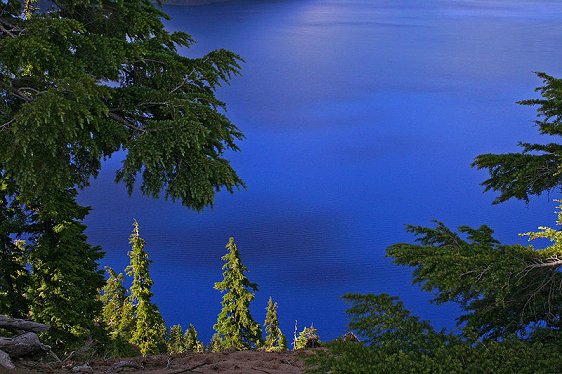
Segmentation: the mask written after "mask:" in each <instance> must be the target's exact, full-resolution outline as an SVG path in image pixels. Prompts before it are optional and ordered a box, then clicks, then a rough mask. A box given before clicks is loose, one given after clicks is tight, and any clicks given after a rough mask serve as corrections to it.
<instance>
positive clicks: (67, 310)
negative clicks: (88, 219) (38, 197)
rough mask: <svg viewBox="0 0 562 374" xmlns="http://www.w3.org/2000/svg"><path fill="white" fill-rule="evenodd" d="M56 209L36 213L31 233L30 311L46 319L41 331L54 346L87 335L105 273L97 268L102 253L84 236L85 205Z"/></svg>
mask: <svg viewBox="0 0 562 374" xmlns="http://www.w3.org/2000/svg"><path fill="white" fill-rule="evenodd" d="M64 208H65V209H61V210H60V211H58V212H57V213H56V214H54V213H53V212H42V211H40V210H39V212H38V214H37V216H38V217H37V222H40V227H38V228H37V232H38V233H37V234H35V235H34V236H33V237H32V239H31V241H30V242H31V247H32V249H31V252H30V263H31V287H30V289H29V300H30V301H31V314H32V315H31V317H32V318H33V319H34V320H35V321H37V322H44V323H48V324H50V325H51V328H50V329H49V330H47V331H46V332H45V333H44V335H45V337H46V338H47V342H48V343H49V344H51V345H54V347H55V348H57V349H63V348H66V349H72V348H75V347H76V346H80V345H81V344H82V342H83V341H84V340H85V339H86V338H87V337H89V336H91V334H92V331H93V329H94V328H95V326H94V320H96V319H98V317H99V316H100V313H101V303H100V301H99V298H98V290H99V289H100V288H101V287H103V284H104V278H103V274H102V272H101V271H100V270H98V263H97V262H98V260H99V259H100V258H101V257H102V256H103V253H102V252H101V250H100V248H99V247H92V246H91V245H89V244H88V243H87V242H86V239H87V238H86V235H85V234H84V230H85V228H86V227H85V226H84V225H83V224H81V223H80V222H81V220H82V219H83V218H84V216H85V215H86V214H87V211H88V209H86V208H83V207H80V206H78V205H76V204H75V203H74V199H73V196H72V195H71V196H69V198H68V199H67V204H66V206H65V207H64Z"/></svg>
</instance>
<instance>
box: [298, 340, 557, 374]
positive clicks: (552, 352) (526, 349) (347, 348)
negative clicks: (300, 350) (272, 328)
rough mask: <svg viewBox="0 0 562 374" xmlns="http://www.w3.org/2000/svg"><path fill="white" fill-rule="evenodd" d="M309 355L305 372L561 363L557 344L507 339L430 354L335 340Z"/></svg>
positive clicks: (539, 369) (464, 369)
mask: <svg viewBox="0 0 562 374" xmlns="http://www.w3.org/2000/svg"><path fill="white" fill-rule="evenodd" d="M327 347H328V350H325V351H316V352H315V355H313V356H310V357H309V358H307V359H306V361H307V373H314V374H325V373H334V374H371V373H416V374H417V373H428V374H430V373H466V374H472V373H504V374H511V373H525V374H535V373H545V374H546V373H554V372H559V368H560V367H562V360H561V357H562V350H561V346H560V344H559V342H549V343H543V342H527V341H522V340H519V339H515V338H512V339H509V340H506V341H503V342H496V341H494V342H487V343H478V344H477V345H475V346H471V345H469V344H452V345H437V347H436V348H435V349H434V350H433V351H431V352H428V353H424V354H420V353H419V352H416V351H406V350H396V351H387V350H384V349H381V348H380V347H377V346H375V347H373V346H367V345H364V344H361V343H353V342H344V341H336V342H333V343H329V344H328V345H327Z"/></svg>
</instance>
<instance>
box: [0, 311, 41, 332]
mask: <svg viewBox="0 0 562 374" xmlns="http://www.w3.org/2000/svg"><path fill="white" fill-rule="evenodd" d="M0 327H2V328H5V329H10V330H20V331H21V330H23V331H31V332H35V333H40V332H43V331H46V330H48V329H49V328H50V327H51V326H49V325H45V324H43V323H37V322H33V321H28V320H25V319H19V318H11V317H8V316H5V315H2V314H0Z"/></svg>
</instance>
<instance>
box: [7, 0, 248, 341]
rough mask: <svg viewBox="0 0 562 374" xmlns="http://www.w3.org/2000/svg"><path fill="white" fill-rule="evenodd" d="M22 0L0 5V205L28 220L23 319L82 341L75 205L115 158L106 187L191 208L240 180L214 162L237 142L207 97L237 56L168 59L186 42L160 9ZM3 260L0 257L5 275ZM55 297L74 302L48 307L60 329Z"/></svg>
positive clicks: (89, 283)
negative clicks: (3, 201) (28, 311)
mask: <svg viewBox="0 0 562 374" xmlns="http://www.w3.org/2000/svg"><path fill="white" fill-rule="evenodd" d="M32 3H34V2H33V1H20V0H7V1H2V2H0V175H1V176H2V183H4V182H6V181H9V184H10V189H11V193H12V194H13V196H12V197H11V199H13V201H17V202H18V204H21V206H22V207H24V208H25V209H26V210H28V211H30V212H33V213H34V214H33V215H32V216H33V222H30V224H29V225H27V226H26V230H27V231H26V232H22V234H23V235H26V236H30V237H32V238H33V240H32V241H30V242H29V246H28V248H27V249H28V250H29V258H30V260H31V261H32V266H31V269H32V270H33V271H34V272H36V274H33V276H32V278H33V282H34V286H33V290H34V292H35V294H34V295H35V296H37V297H38V299H37V302H34V305H33V307H32V310H33V315H34V316H37V317H38V318H40V319H41V320H42V321H45V322H50V323H53V325H54V326H55V327H54V329H53V330H51V331H52V332H53V334H55V335H57V339H58V340H60V339H64V336H66V337H69V338H70V336H74V337H75V338H76V337H77V336H84V334H85V331H86V330H88V329H89V327H88V326H87V323H86V322H85V320H86V319H87V318H90V317H91V314H92V313H96V312H99V311H100V307H99V306H95V305H94V304H96V303H98V304H99V300H98V299H97V296H96V295H94V293H93V292H91V291H92V290H93V288H95V287H100V286H99V282H100V279H101V278H100V274H99V273H98V270H97V261H98V260H99V259H100V258H101V252H100V251H99V249H98V248H96V247H91V246H89V244H87V242H86V236H85V235H83V234H82V231H83V226H82V225H81V223H80V222H81V221H82V220H83V219H84V217H85V215H86V213H87V209H84V208H81V207H78V205H77V204H76V199H75V197H76V193H77V191H78V190H81V189H83V188H85V187H87V186H88V184H89V183H90V181H91V180H92V179H93V178H95V177H96V176H97V175H98V174H99V172H100V170H101V167H102V161H103V160H104V159H106V158H108V157H110V156H112V155H113V154H115V153H116V152H123V153H120V155H122V156H123V162H122V166H121V168H120V169H119V170H118V171H117V174H116V181H118V182H123V183H125V185H126V186H127V188H128V190H129V192H130V193H131V192H132V191H133V187H134V186H135V185H138V186H140V190H141V192H142V193H143V194H145V195H147V196H151V197H157V196H160V195H164V196H165V197H166V198H170V199H172V200H179V201H181V203H182V204H183V205H185V206H187V207H189V208H192V209H196V210H201V209H203V208H204V207H206V206H209V205H212V204H213V201H214V198H215V194H216V193H217V192H218V191H219V190H227V191H230V192H233V191H234V190H236V189H238V188H241V187H243V186H244V185H243V182H242V181H241V180H240V178H239V177H238V175H237V174H236V172H235V171H234V170H233V169H232V167H231V166H230V164H229V162H228V160H226V159H225V158H224V154H225V152H227V151H229V150H238V146H237V144H236V143H237V141H238V140H241V139H242V138H243V135H242V133H241V132H240V130H239V129H238V128H237V127H236V126H235V125H234V124H233V123H232V122H231V121H230V120H229V119H228V118H227V117H226V116H225V114H224V111H225V104H224V103H223V102H222V101H220V100H219V99H218V98H217V97H216V96H215V90H216V89H217V88H218V87H219V86H220V85H221V84H224V83H228V81H229V80H230V79H231V78H232V77H233V76H234V75H237V74H238V73H239V70H240V65H239V64H240V63H241V59H240V57H239V56H237V55H236V54H234V53H232V52H229V51H225V50H217V51H212V52H210V53H208V54H206V55H204V56H201V57H199V58H189V57H184V56H181V55H180V54H179V53H178V49H180V48H188V47H190V46H191V45H192V44H193V39H192V38H191V37H190V36H189V35H187V34H185V33H183V32H169V31H167V30H166V29H165V27H164V23H163V22H164V21H165V20H168V19H169V17H168V16H167V15H166V14H165V13H164V12H163V11H162V10H161V8H160V6H159V5H161V4H160V2H153V1H150V0H124V1H113V0H78V1H69V0H57V1H42V2H41V7H39V6H33V4H32ZM136 182H138V183H136ZM65 214H66V215H65ZM0 230H1V229H0ZM0 234H1V233H0ZM10 234H12V233H10ZM4 239H5V238H4ZM11 248H12V249H8V248H7V247H4V248H2V249H0V250H2V251H4V252H5V253H7V250H10V251H11V252H13V247H11ZM65 251H66V252H65ZM12 257H13V256H12ZM12 257H10V256H8V257H6V256H3V258H2V259H1V261H8V260H9V266H10V267H12V268H14V269H15V268H16V267H17V266H15V265H17V263H18V261H20V260H19V259H18V260H16V261H15V262H14V261H12V260H13V258H12ZM6 258H7V259H8V260H7V259H6ZM72 261H74V262H72ZM18 266H19V265H18ZM11 271H12V270H11ZM18 272H19V273H21V268H20V269H19V270H18V269H16V270H14V271H12V274H16V273H18ZM21 280H22V281H23V280H24V277H23V273H22V277H21ZM0 282H2V280H0ZM82 284H84V285H85V288H84V292H77V291H76V288H78V287H79V286H80V285H82ZM0 287H2V286H1V285H0ZM18 287H19V286H18ZM4 289H6V288H5V286H4ZM2 292H3V291H2ZM6 292H8V291H6ZM10 292H11V291H10ZM18 292H19V291H18ZM12 294H13V293H12ZM20 295H23V293H20ZM88 297H89V298H91V300H85V299H86V298H88ZM59 299H60V300H59ZM59 302H61V303H62V304H60V305H67V304H68V305H73V306H76V310H74V309H73V308H67V309H65V310H64V312H63V311H61V312H60V313H63V314H64V315H65V318H66V319H67V320H66V321H65V322H63V320H62V319H61V316H60V315H58V314H57V312H56V311H55V309H54V306H55V305H57V304H58V303H59ZM17 304H18V305H23V304H21V302H19V301H18V302H17ZM14 305H15V304H14ZM82 305H84V306H85V305H89V306H88V307H85V309H84V310H83V309H82ZM82 312H84V314H81V313H82ZM18 313H19V314H25V313H24V311H23V310H21V311H18ZM97 317H99V315H98V316H97ZM91 320H92V319H91ZM91 320H90V321H91ZM57 331H58V332H61V331H66V332H65V334H59V333H58V332H57Z"/></svg>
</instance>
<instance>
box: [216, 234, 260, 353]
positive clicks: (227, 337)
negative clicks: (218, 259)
mask: <svg viewBox="0 0 562 374" xmlns="http://www.w3.org/2000/svg"><path fill="white" fill-rule="evenodd" d="M226 249H227V251H228V252H227V253H226V254H225V255H224V256H222V260H223V261H224V262H225V264H224V265H223V266H222V269H223V280H222V281H220V282H217V283H215V289H216V290H218V291H220V292H222V293H224V295H223V298H222V302H221V305H222V310H221V312H220V314H219V316H218V318H217V323H216V324H215V325H214V326H213V328H214V329H215V331H216V332H217V334H218V337H219V339H220V346H221V349H249V348H253V347H256V346H258V345H260V343H261V328H260V325H259V324H258V323H257V322H256V321H254V319H253V318H252V315H251V314H250V302H251V301H252V300H253V299H254V298H255V294H254V292H256V291H257V289H258V285H257V284H255V283H252V282H250V281H249V280H248V278H247V277H246V275H245V273H246V272H247V271H248V269H247V268H246V266H244V265H243V264H242V261H241V260H240V254H239V252H238V248H237V247H236V243H234V238H230V239H229V240H228V244H227V245H226Z"/></svg>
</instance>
